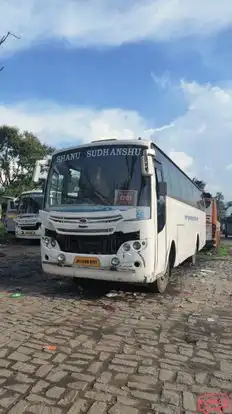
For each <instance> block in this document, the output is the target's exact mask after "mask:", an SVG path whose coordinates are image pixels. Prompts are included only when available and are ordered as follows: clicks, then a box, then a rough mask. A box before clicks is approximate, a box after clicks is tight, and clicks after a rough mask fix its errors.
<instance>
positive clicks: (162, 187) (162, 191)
mask: <svg viewBox="0 0 232 414" xmlns="http://www.w3.org/2000/svg"><path fill="white" fill-rule="evenodd" d="M159 195H160V196H161V197H165V196H166V195H167V183H166V181H162V182H161V183H159Z"/></svg>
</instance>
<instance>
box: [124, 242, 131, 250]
mask: <svg viewBox="0 0 232 414" xmlns="http://www.w3.org/2000/svg"><path fill="white" fill-rule="evenodd" d="M123 250H125V252H129V251H130V245H129V243H124V245H123Z"/></svg>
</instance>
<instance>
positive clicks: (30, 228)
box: [15, 190, 42, 240]
mask: <svg viewBox="0 0 232 414" xmlns="http://www.w3.org/2000/svg"><path fill="white" fill-rule="evenodd" d="M33 193H36V194H38V193H41V195H42V191H40V190H35V191H25V192H23V193H22V194H21V196H20V197H23V196H30V195H33ZM20 197H19V198H20ZM15 236H16V238H17V239H25V240H39V239H40V237H41V219H40V215H39V212H38V213H37V214H33V213H25V214H22V213H18V214H17V216H16V218H15Z"/></svg>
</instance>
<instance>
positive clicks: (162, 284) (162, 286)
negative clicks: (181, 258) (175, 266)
mask: <svg viewBox="0 0 232 414" xmlns="http://www.w3.org/2000/svg"><path fill="white" fill-rule="evenodd" d="M171 271H172V266H171V260H170V259H169V260H168V264H167V268H166V272H165V273H164V275H163V276H161V277H159V278H158V279H156V280H155V281H154V282H153V283H150V284H149V289H150V291H151V292H153V293H164V292H165V290H166V288H167V286H168V282H169V279H170V276H171Z"/></svg>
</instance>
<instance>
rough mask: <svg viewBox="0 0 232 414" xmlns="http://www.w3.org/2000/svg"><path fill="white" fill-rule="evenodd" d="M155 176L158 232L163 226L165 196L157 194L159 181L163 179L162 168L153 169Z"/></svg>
mask: <svg viewBox="0 0 232 414" xmlns="http://www.w3.org/2000/svg"><path fill="white" fill-rule="evenodd" d="M155 176H156V196H157V231H158V233H160V232H161V231H162V230H163V228H164V226H165V219H166V211H165V198H164V197H163V196H160V195H159V183H161V182H162V181H163V174H162V170H161V169H159V168H156V169H155Z"/></svg>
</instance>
